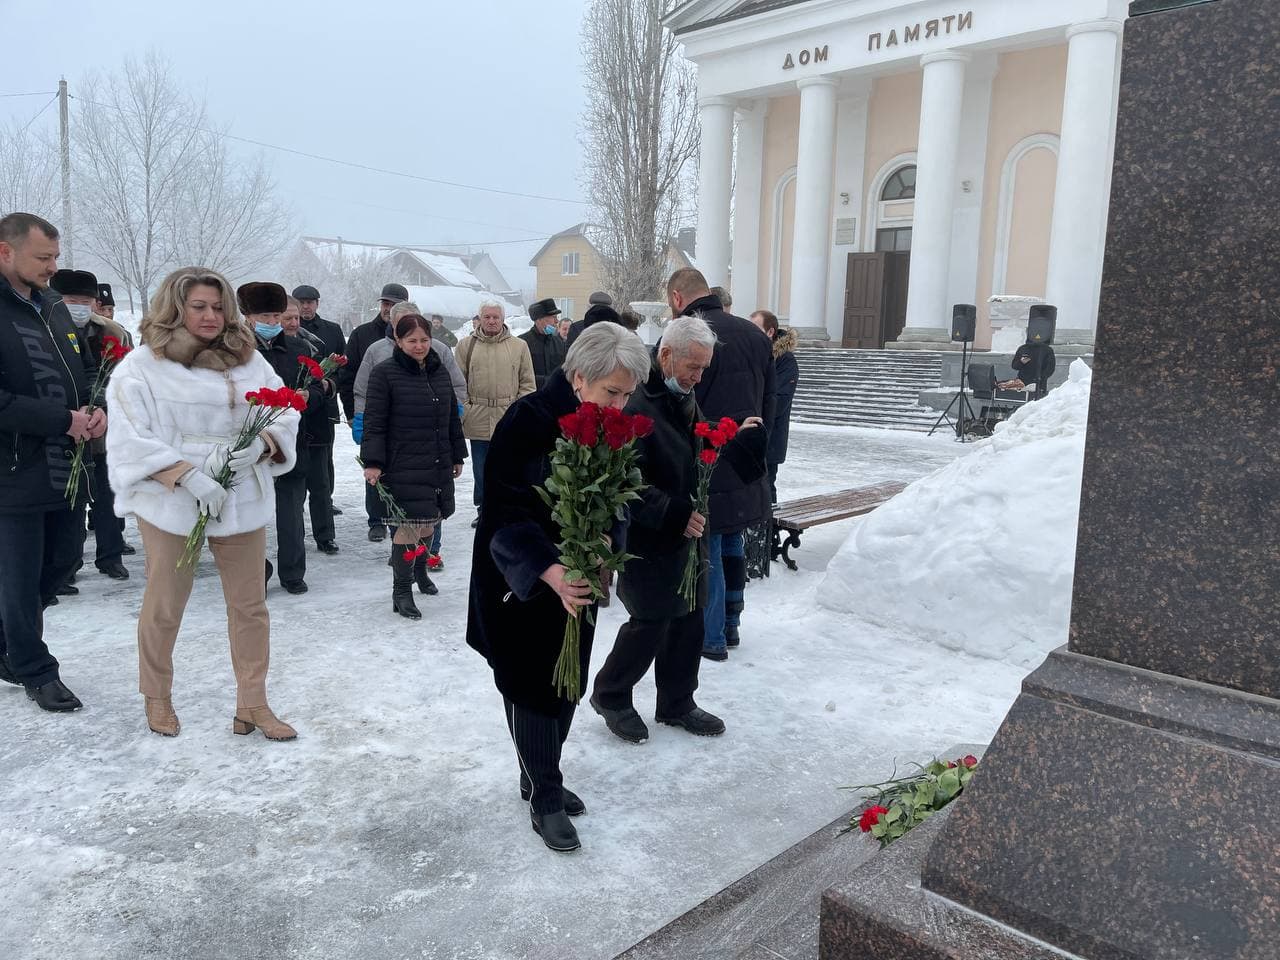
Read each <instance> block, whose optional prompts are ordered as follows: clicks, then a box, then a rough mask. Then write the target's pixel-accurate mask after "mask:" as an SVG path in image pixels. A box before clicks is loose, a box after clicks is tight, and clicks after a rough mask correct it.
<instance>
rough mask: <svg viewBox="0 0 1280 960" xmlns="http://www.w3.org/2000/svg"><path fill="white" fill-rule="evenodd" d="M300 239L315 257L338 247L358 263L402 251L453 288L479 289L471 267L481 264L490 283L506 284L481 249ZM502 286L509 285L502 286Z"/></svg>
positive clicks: (329, 254)
mask: <svg viewBox="0 0 1280 960" xmlns="http://www.w3.org/2000/svg"><path fill="white" fill-rule="evenodd" d="M301 242H302V245H303V246H304V247H306V248H307V249H308V250H310V251H311V252H312V253H313V254H316V255H317V256H319V255H320V254H321V253H322V252H323V253H324V255H325V256H326V257H334V256H336V255H337V253H338V250H339V248H341V250H342V256H343V259H345V260H347V261H348V262H349V263H351V264H356V263H359V262H360V260H361V259H362V258H364V257H367V256H369V255H371V254H372V255H373V256H374V257H376V258H377V259H379V260H384V259H386V258H387V257H393V256H395V255H396V254H404V255H406V256H408V257H411V258H413V259H414V260H416V261H417V262H418V263H420V264H422V266H423V267H425V268H426V269H427V270H430V271H431V272H432V273H434V274H435V275H436V276H438V277H439V278H440V280H441V282H442V283H444V284H446V285H448V286H453V287H471V288H472V289H475V290H483V289H485V286H486V282H485V281H484V280H482V279H481V278H480V277H479V275H478V274H477V273H476V272H475V271H474V270H473V266H475V267H479V266H480V265H481V264H482V263H483V265H484V267H485V270H486V273H487V274H488V276H489V284H490V285H492V283H493V281H495V280H496V281H500V282H501V283H504V284H505V283H506V278H505V277H503V276H502V273H501V271H499V270H498V267H497V265H496V264H494V263H493V258H491V257H490V256H489V255H488V254H487V253H485V252H484V251H483V250H481V251H476V252H474V253H465V252H459V251H456V250H437V249H432V248H429V247H417V246H397V245H395V244H386V243H364V242H361V241H358V240H339V239H337V238H336V237H303V238H302V241H301ZM504 289H510V288H509V287H505V288H504Z"/></svg>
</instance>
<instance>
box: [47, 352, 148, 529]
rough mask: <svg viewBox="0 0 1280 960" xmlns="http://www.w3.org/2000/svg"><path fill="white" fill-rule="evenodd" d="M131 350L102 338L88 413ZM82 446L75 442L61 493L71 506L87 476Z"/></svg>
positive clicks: (98, 401)
mask: <svg viewBox="0 0 1280 960" xmlns="http://www.w3.org/2000/svg"><path fill="white" fill-rule="evenodd" d="M132 349H133V348H132V347H126V346H125V345H124V344H123V343H121V342H120V341H119V340H117V339H116V338H115V337H113V336H111V335H109V334H108V335H107V336H105V337H103V338H102V359H101V361H100V362H99V363H98V375H97V376H96V377H94V378H93V386H91V387H90V388H89V407H88V412H89V413H90V414H92V413H93V411H94V409H95V408H96V407H98V406H99V405H100V404H101V403H102V394H103V393H104V392H105V391H106V389H107V381H108V380H109V379H111V371H112V370H114V369H115V368H116V367H117V366H119V364H120V361H121V360H123V359H124V358H125V357H127V356H128V355H129V352H130V351H131V350H132ZM84 446H85V441H83V440H77V441H76V452H75V454H74V455H73V456H72V458H71V476H69V477H67V486H66V489H65V490H64V491H63V493H64V494H65V495H66V498H67V502H68V503H70V504H71V505H72V506H75V503H76V497H77V496H79V494H80V480H81V478H83V477H86V476H88V475H89V471H88V469H87V468H86V467H85V465H84Z"/></svg>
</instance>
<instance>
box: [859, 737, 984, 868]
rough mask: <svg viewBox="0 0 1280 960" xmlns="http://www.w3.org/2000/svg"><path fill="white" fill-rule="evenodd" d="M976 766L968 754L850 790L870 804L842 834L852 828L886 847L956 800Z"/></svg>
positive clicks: (975, 761)
mask: <svg viewBox="0 0 1280 960" xmlns="http://www.w3.org/2000/svg"><path fill="white" fill-rule="evenodd" d="M977 766H978V758H977V757H975V756H974V755H973V754H971V753H970V754H966V755H965V756H963V757H959V758H957V759H955V760H946V761H943V760H932V761H930V762H929V763H928V764H926V765H925V766H923V767H919V768H918V769H919V771H920V772H919V773H914V774H911V775H910V776H906V777H895V778H891V779H889V780H883V781H881V782H880V783H870V784H866V785H864V786H860V787H851V788H849V789H852V790H866V791H868V792H869V794H870V795H869V796H868V797H867V799H873V800H874V803H873V804H872V806H869V807H867V808H866V809H864V810H863V811H862V813H861V814H859V815H858V816H856V817H854V818H853V820H852V821H851V822H850V824H849V826H848V827H847V828H846V831H851V830H853V828H854V827H855V826H856V827H857V828H858V829H859V830H860V831H862V832H863V833H869V834H871V836H872V838H873V839H875V840H878V841H879V842H880V846H882V847H887V846H888V845H889V844H891V843H893V841H895V840H898V839H900V838H901V837H902V836H903V835H904V834H905V833H906V832H907V831H908V830H910V829H911V828H912V827H915V826H918V825H919V824H921V823H923V822H924V821H925V820H928V819H929V818H930V817H931V816H933V815H934V814H935V813H937V812H938V811H939V810H941V809H942V808H943V807H945V806H946V805H947V804H948V803H950V802H951V801H952V800H954V799H955V798H956V797H958V796H960V794H961V793H962V792H963V791H964V788H965V787H967V786H968V785H969V781H970V780H972V779H973V772H974V770H975V769H977Z"/></svg>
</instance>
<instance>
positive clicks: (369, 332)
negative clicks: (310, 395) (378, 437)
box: [338, 283, 409, 543]
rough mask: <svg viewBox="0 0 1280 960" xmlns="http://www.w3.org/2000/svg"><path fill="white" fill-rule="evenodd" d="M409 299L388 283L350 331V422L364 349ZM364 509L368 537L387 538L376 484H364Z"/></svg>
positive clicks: (345, 396) (341, 376) (344, 391)
mask: <svg viewBox="0 0 1280 960" xmlns="http://www.w3.org/2000/svg"><path fill="white" fill-rule="evenodd" d="M408 299H409V291H408V290H406V289H405V288H404V287H403V286H402V285H401V284H398V283H388V284H385V285H384V286H383V288H382V295H381V296H380V297H378V315H377V316H376V317H374V318H373V319H372V320H369V321H367V322H365V323H362V324H360V326H358V327H356V328H355V329H354V330H352V331H351V336H350V337H348V338H347V365H346V366H345V367H343V368H342V369H341V370H339V371H338V395H339V396H340V397H341V398H342V409H343V412H344V413H346V415H347V423H352V422H353V421H354V420H355V415H356V398H355V385H356V374H357V373H359V372H360V363H361V361H362V360H364V352H365V351H366V350H368V349H369V347H371V346H372V345H373V344H375V343H377V342H378V341H379V340H381V339H383V338H384V337H386V336H387V335H388V331H389V330H390V324H391V308H392V307H394V306H395V305H396V304H397V303H403V302H404V301H406V300H408ZM364 510H365V513H366V514H368V516H369V539H370V540H372V541H374V542H375V543H376V542H378V541H381V540H385V539H386V538H387V527H386V522H385V519H384V518H383V516H382V503H381V502H380V501H379V500H378V495H377V494H376V493H374V492H373V487H371V486H369V485H368V484H365V487H364Z"/></svg>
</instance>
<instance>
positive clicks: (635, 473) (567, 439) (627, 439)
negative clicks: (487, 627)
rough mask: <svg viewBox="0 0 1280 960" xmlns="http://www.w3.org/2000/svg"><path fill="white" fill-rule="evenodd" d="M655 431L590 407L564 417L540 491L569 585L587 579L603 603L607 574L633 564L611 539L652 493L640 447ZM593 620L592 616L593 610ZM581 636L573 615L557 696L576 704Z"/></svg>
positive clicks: (554, 678)
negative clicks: (635, 504) (633, 505)
mask: <svg viewBox="0 0 1280 960" xmlns="http://www.w3.org/2000/svg"><path fill="white" fill-rule="evenodd" d="M652 431H653V420H651V419H650V418H649V417H646V416H643V415H641V414H636V415H634V416H632V415H629V414H625V413H623V412H622V411H621V410H615V409H614V408H613V407H600V406H598V405H597V404H594V403H584V404H582V405H581V406H579V407H578V409H577V411H576V412H574V413H569V414H566V415H565V416H563V417H561V418H560V433H561V436H560V439H558V440H557V441H556V449H555V452H554V453H553V454H552V455H551V475H550V476H549V477H547V481H546V483H545V484H544V485H543V486H541V487H535V488H534V489H535V490H537V492H538V496H540V497H541V498H542V499H543V502H545V503H546V504H547V506H549V507H551V516H552V519H554V520H555V522H556V525H557V526H558V527H559V528H560V542H559V543H558V544H557V546H558V547H559V548H560V562H561V563H562V564H564V567H565V575H564V578H565V580H567V581H569V582H570V583H572V582H575V581H578V580H585V581H586V582H587V583H588V584H589V585H590V587H591V596H592V598H593V599H597V600H598V599H600V598H601V597H603V596H604V585H603V583H602V580H601V571H603V570H610V571H613V572H617V571H619V570H621V569H622V567H623V565H624V564H625V563H626V562H627V560H629V559H631V556H630V554H627V553H625V552H624V551H621V550H616V551H615V550H614V549H613V544H612V543H611V542H610V541H609V537H608V536H607V534H608V532H609V528H610V527H611V526H612V525H613V522H614V521H615V520H623V519H625V518H626V515H627V514H626V505H627V504H628V503H630V502H631V501H632V500H639V499H640V491H641V490H643V489H644V488H645V486H646V484H645V482H644V479H643V478H642V477H641V475H640V468H639V467H637V466H636V457H637V452H636V448H635V441H636V439H637V438H639V437H646V436H648V435H649V434H650V433H651V432H652ZM587 616H588V617H589V618H590V617H591V616H592V614H591V612H590V610H588V611H587ZM591 622H593V623H594V622H595V621H594V620H592V621H591ZM581 635H582V627H581V624H580V622H579V620H578V617H577V616H576V615H575V616H566V619H565V625H564V643H563V644H562V645H561V647H560V657H559V659H557V660H556V666H555V670H554V671H553V672H552V675H551V682H552V684H554V685H555V688H556V692H557V693H559V694H562V695H563V696H565V697H567V698H568V699H569V700H571V701H572V702H574V703H577V702H578V701H579V700H580V699H581V698H582V675H581V674H582V664H581V660H580V659H579V652H578V651H579V645H580V638H581Z"/></svg>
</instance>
